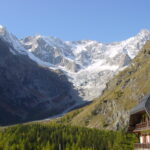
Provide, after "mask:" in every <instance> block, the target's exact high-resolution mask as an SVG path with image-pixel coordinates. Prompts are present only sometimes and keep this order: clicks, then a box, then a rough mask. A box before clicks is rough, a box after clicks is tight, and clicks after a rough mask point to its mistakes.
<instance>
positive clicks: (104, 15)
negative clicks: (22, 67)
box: [0, 0, 150, 42]
mask: <svg viewBox="0 0 150 150" xmlns="http://www.w3.org/2000/svg"><path fill="white" fill-rule="evenodd" d="M149 7H150V0H0V24H2V25H4V26H6V27H7V29H8V30H9V31H11V32H12V33H14V34H15V35H16V36H17V37H19V38H23V37H25V36H28V35H37V34H42V35H46V36H47V35H51V36H55V37H59V38H61V39H63V40H71V41H73V40H82V39H91V40H97V41H100V42H113V41H121V40H124V39H126V38H128V37H131V36H133V35H135V34H137V33H138V32H139V31H140V30H141V29H149V30H150V19H149V18H150V8H149Z"/></svg>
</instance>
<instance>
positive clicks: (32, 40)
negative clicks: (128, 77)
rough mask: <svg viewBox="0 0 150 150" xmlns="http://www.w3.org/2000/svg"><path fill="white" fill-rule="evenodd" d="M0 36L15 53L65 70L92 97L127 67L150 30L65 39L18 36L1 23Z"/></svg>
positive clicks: (149, 36)
mask: <svg viewBox="0 0 150 150" xmlns="http://www.w3.org/2000/svg"><path fill="white" fill-rule="evenodd" d="M0 38H1V39H3V40H5V41H6V42H8V43H9V44H10V45H11V46H12V48H13V49H10V51H11V52H12V53H13V54H18V53H19V54H26V55H28V56H29V58H30V59H32V60H33V61H35V62H36V63H38V64H39V65H42V66H45V67H48V68H51V69H60V70H62V71H63V72H64V73H65V74H66V76H67V77H68V79H69V81H70V82H72V84H73V85H74V87H75V89H77V90H78V92H79V95H80V96H81V97H82V98H83V100H92V99H94V98H96V97H97V96H99V95H100V94H101V92H102V91H103V90H104V88H105V86H106V83H107V82H108V81H109V80H110V79H111V78H112V77H113V76H114V75H115V74H116V73H117V72H119V71H120V70H122V69H123V68H125V67H127V66H128V65H129V63H130V62H131V60H132V59H133V58H134V57H135V56H136V55H137V54H138V52H139V51H140V49H141V48H142V46H143V45H144V44H145V42H146V41H147V40H150V31H148V30H141V31H140V32H139V33H138V34H137V35H136V36H134V37H131V38H129V39H127V40H124V41H121V42H114V43H108V44H105V43H100V42H98V41H93V40H81V41H74V42H71V41H63V40H61V39H58V38H55V37H51V36H49V37H47V36H43V35H36V36H29V37H26V38H24V39H23V40H18V39H17V38H16V37H15V36H14V35H13V34H11V33H9V32H8V31H7V30H6V28H4V27H3V26H0Z"/></svg>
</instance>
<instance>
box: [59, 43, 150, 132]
mask: <svg viewBox="0 0 150 150" xmlns="http://www.w3.org/2000/svg"><path fill="white" fill-rule="evenodd" d="M148 92H150V41H148V42H147V43H146V44H145V45H144V47H143V48H142V51H141V52H140V53H139V54H138V56H137V57H136V58H135V59H134V60H133V62H132V64H131V65H130V66H129V67H127V68H126V69H125V70H124V71H122V72H120V73H119V74H118V75H116V76H115V77H114V78H113V79H112V80H111V81H110V82H109V83H108V84H107V87H106V89H105V90H104V92H103V94H102V96H101V97H99V98H97V99H95V101H94V102H93V103H92V104H91V105H89V106H86V107H85V108H82V109H79V110H75V111H73V112H70V113H69V114H67V115H66V116H64V117H63V118H61V119H59V120H58V122H64V123H71V124H74V125H81V126H87V127H96V128H107V129H114V130H116V129H120V128H125V127H127V125H128V119H129V112H130V109H131V108H132V107H134V106H135V105H136V104H137V103H139V102H140V100H141V99H142V97H143V96H144V95H146V94H147V93H148Z"/></svg>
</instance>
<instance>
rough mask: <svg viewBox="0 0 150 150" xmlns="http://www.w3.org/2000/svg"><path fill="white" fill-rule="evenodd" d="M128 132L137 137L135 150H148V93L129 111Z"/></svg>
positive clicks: (149, 121) (149, 109)
mask: <svg viewBox="0 0 150 150" xmlns="http://www.w3.org/2000/svg"><path fill="white" fill-rule="evenodd" d="M128 131H129V132H133V133H135V134H136V135H137V136H138V139H139V141H138V142H137V143H135V150H150V93H149V94H148V95H146V96H145V97H144V98H143V100H142V102H141V103H140V104H139V105H137V106H136V107H135V108H133V109H132V110H131V112H130V120H129V127H128Z"/></svg>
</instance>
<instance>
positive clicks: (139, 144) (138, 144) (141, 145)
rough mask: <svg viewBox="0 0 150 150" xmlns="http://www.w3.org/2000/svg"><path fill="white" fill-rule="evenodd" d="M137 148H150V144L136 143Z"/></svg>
mask: <svg viewBox="0 0 150 150" xmlns="http://www.w3.org/2000/svg"><path fill="white" fill-rule="evenodd" d="M134 147H135V148H150V143H142V144H141V143H136V144H135V145H134Z"/></svg>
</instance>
